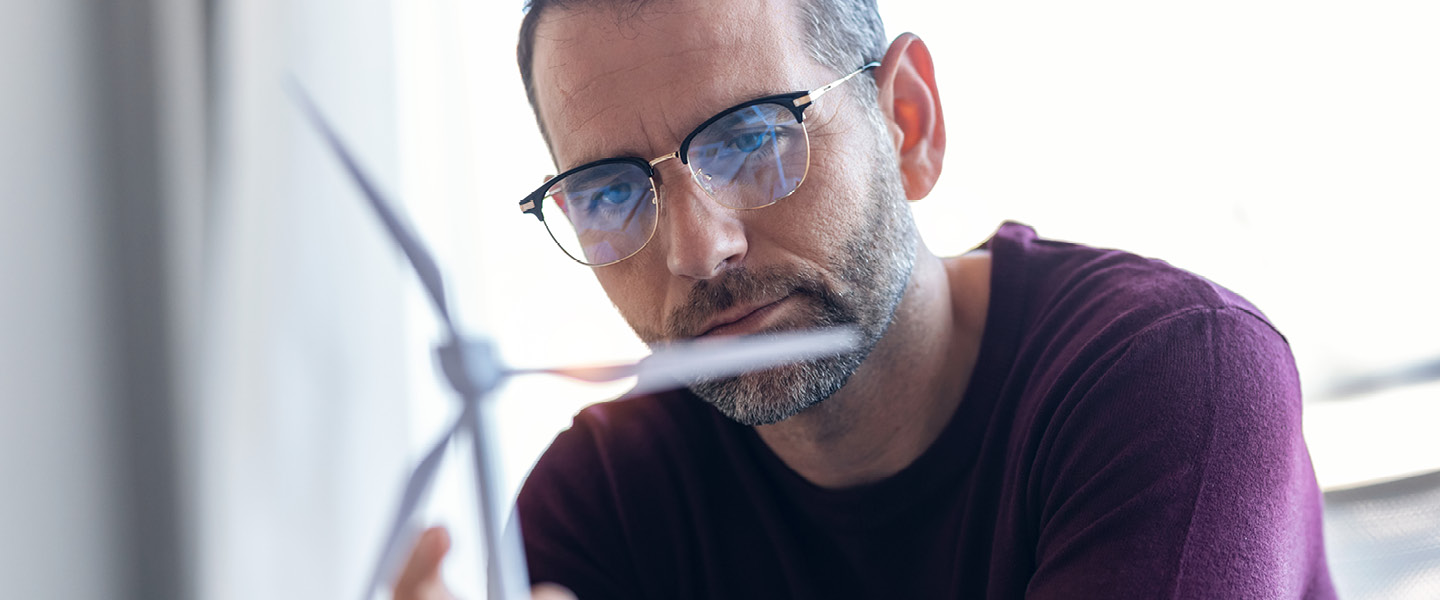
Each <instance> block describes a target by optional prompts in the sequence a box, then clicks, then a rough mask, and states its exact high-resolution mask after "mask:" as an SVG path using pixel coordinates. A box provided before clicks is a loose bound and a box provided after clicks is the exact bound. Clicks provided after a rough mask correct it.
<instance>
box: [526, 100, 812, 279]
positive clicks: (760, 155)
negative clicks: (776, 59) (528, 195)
mask: <svg viewBox="0 0 1440 600" xmlns="http://www.w3.org/2000/svg"><path fill="white" fill-rule="evenodd" d="M686 152H687V153H686V163H687V164H688V165H689V166H690V170H691V173H692V175H693V177H694V179H695V182H696V183H697V184H699V186H700V187H701V189H704V190H705V191H706V193H708V194H709V195H710V197H711V198H713V199H714V200H715V201H716V202H718V203H719V204H721V205H723V206H726V207H729V208H735V209H750V208H760V207H763V206H769V205H771V204H774V203H775V202H776V201H778V200H780V199H781V198H784V197H786V196H788V195H790V193H791V192H794V191H795V189H796V188H798V187H799V186H800V183H801V182H802V181H804V179H805V171H806V169H807V167H808V166H809V162H810V148H809V143H808V141H807V139H806V133H805V128H804V127H803V126H802V125H801V124H800V122H799V121H798V120H796V118H795V115H794V113H793V112H791V111H790V109H789V108H787V107H785V106H781V105H779V104H772V103H762V104H754V105H749V106H745V107H741V108H738V109H736V110H733V111H731V112H729V113H727V114H725V115H723V116H721V117H720V118H718V119H716V120H715V121H713V122H712V123H710V124H709V125H708V126H706V127H705V128H704V129H702V130H700V131H699V132H697V133H696V134H695V136H694V137H693V138H691V140H690V144H689V146H688V147H687V150H686ZM545 196H546V198H547V199H546V201H544V202H541V211H542V213H543V216H544V221H545V227H546V229H548V230H549V231H550V236H551V237H553V238H554V239H555V242H556V243H557V244H559V246H560V247H561V249H563V250H565V252H566V253H567V254H569V255H570V257H571V258H574V259H575V260H577V261H579V262H582V263H585V264H587V265H605V264H610V263H613V262H616V261H619V260H623V259H625V258H628V257H630V256H631V255H633V254H635V253H636V252H639V251H640V249H641V248H642V247H644V246H645V244H646V243H647V242H649V241H650V237H651V236H652V235H653V234H654V232H655V225H656V221H657V206H656V203H655V201H654V200H655V188H654V185H653V182H652V180H651V179H650V176H649V174H648V173H647V172H646V170H645V169H644V168H642V167H641V166H640V165H639V164H638V163H633V162H613V163H601V164H597V165H594V166H591V167H587V168H585V169H581V170H579V171H575V172H572V173H569V174H567V175H565V176H564V177H561V178H559V179H557V180H555V181H553V182H552V183H551V185H550V187H549V188H548V190H547V191H546V192H545Z"/></svg>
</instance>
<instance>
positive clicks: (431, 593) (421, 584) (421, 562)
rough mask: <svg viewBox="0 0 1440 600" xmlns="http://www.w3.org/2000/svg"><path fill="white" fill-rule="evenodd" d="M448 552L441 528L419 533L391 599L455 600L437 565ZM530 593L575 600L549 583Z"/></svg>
mask: <svg viewBox="0 0 1440 600" xmlns="http://www.w3.org/2000/svg"><path fill="white" fill-rule="evenodd" d="M449 551H450V534H449V533H448V532H446V531H445V528H444V527H431V528H430V529H426V530H425V533H422V534H420V541H418V542H415V549H414V550H412V551H410V560H409V561H406V563H405V570H404V571H401V573H400V580H399V581H396V582H395V600H455V596H454V595H453V594H451V593H450V590H449V589H448V588H446V587H445V582H444V581H441V580H440V562H441V561H443V560H444V559H445V553H446V552H449ZM530 594H531V598H533V599H534V600H576V599H575V594H572V593H570V590H567V589H565V588H563V587H560V586H558V585H555V584H552V583H542V584H540V585H537V586H535V587H533V588H530Z"/></svg>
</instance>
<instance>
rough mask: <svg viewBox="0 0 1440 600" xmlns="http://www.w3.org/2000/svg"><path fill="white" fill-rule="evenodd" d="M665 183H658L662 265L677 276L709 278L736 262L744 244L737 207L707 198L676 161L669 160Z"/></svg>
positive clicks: (742, 254) (745, 247)
mask: <svg viewBox="0 0 1440 600" xmlns="http://www.w3.org/2000/svg"><path fill="white" fill-rule="evenodd" d="M670 174H671V177H670V181H669V185H664V184H662V185H661V186H660V188H661V189H660V195H661V199H660V206H661V209H662V211H661V212H662V215H661V219H660V231H659V232H658V233H657V235H659V236H662V237H663V238H664V243H665V246H664V251H665V261H666V265H667V266H668V267H669V268H670V272H671V273H673V274H675V275H678V276H680V277H684V278H688V279H696V280H704V279H711V278H714V277H716V276H718V275H720V274H721V273H723V272H725V270H726V269H731V268H734V267H737V266H739V265H740V264H741V263H743V262H744V260H745V253H746V252H747V251H748V250H749V241H748V239H747V238H746V235H745V224H744V222H743V221H742V220H741V219H740V215H739V213H738V211H736V210H734V209H730V208H725V207H723V206H721V205H719V204H718V203H716V202H715V201H714V200H712V199H711V198H710V196H709V195H708V194H706V193H705V190H703V189H701V187H700V184H699V182H697V181H696V180H695V179H694V178H692V177H691V175H690V170H689V169H688V168H687V167H686V166H685V165H682V164H679V161H672V166H671V169H670Z"/></svg>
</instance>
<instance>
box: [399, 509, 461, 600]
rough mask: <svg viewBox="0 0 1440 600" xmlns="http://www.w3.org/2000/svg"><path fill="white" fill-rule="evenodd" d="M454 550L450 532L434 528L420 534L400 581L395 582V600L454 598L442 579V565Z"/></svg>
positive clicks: (442, 528) (401, 573) (441, 528)
mask: <svg viewBox="0 0 1440 600" xmlns="http://www.w3.org/2000/svg"><path fill="white" fill-rule="evenodd" d="M449 551H450V533H449V532H447V531H446V530H445V528H444V527H431V528H429V529H426V530H425V532H424V533H421V534H420V539H419V540H418V541H416V542H415V549H414V550H411V551H410V560H409V561H407V562H406V563H405V570H403V571H401V572H400V579H399V580H397V581H396V582H395V600H441V599H448V598H450V597H451V596H450V593H449V592H448V591H446V589H445V584H444V582H442V581H441V580H440V563H441V561H443V560H444V558H445V553H446V552H449Z"/></svg>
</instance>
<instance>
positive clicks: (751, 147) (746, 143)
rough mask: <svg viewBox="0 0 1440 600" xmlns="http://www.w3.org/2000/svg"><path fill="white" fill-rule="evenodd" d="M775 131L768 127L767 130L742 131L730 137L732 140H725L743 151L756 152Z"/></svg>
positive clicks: (730, 145) (727, 144) (728, 144)
mask: <svg viewBox="0 0 1440 600" xmlns="http://www.w3.org/2000/svg"><path fill="white" fill-rule="evenodd" d="M773 132H774V130H771V129H766V130H765V131H753V132H750V133H742V134H740V135H737V136H735V137H732V138H730V141H728V142H725V145H726V146H727V147H730V148H734V149H736V150H739V151H741V152H754V151H756V150H759V149H760V147H761V146H763V145H765V142H768V141H770V140H771V139H772V138H773V137H774V133H773Z"/></svg>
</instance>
